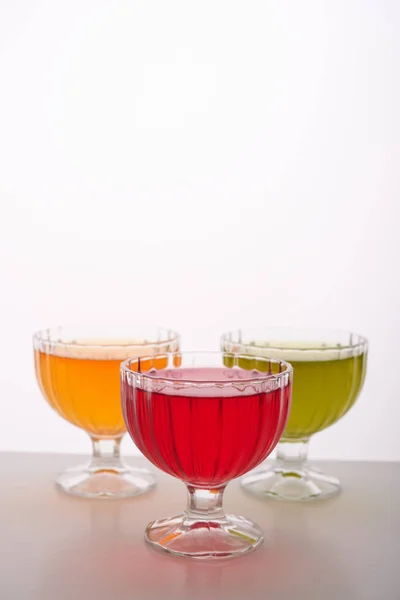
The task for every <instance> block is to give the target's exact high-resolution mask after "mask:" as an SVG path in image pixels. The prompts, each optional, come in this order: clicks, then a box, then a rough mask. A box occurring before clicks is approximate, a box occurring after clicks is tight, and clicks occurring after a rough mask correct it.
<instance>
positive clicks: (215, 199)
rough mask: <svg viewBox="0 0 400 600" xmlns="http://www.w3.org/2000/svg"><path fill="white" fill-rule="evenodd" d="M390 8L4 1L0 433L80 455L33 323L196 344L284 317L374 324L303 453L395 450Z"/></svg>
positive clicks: (397, 330)
mask: <svg viewBox="0 0 400 600" xmlns="http://www.w3.org/2000/svg"><path fill="white" fill-rule="evenodd" d="M399 16H400V4H399V3H398V2H396V1H395V0H393V1H392V2H391V1H389V0H388V1H384V0H360V1H356V0H334V1H333V0H330V1H324V0H315V1H311V0H301V1H298V0H293V1H283V0H276V1H269V0H246V1H240V2H239V1H234V0H202V1H201V2H190V1H188V0H182V1H179V0H168V1H165V0H107V1H104V0H69V1H68V2H66V1H65V2H63V1H58V2H54V1H52V0H42V1H38V0H1V2H0V201H1V219H0V248H1V263H0V269H1V271H0V282H1V292H0V302H1V311H0V319H1V323H0V326H1V327H0V331H1V344H0V401H1V406H2V411H1V436H0V449H2V450H32V451H40V450H48V451H77V452H79V451H88V450H89V442H88V438H87V436H86V435H85V434H84V433H83V432H81V431H79V430H78V429H75V428H74V427H73V426H72V425H70V424H68V423H66V422H63V421H62V420H61V418H60V417H58V415H56V414H55V413H54V412H52V411H51V409H50V408H49V407H48V406H47V404H46V402H45V401H44V399H43V398H42V397H41V394H40V393H39V391H38V389H37V386H36V382H35V379H34V372H33V362H32V350H31V333H32V332H33V330H35V329H38V328H41V327H46V326H50V325H54V324H68V323H81V322H85V321H86V322H87V321H89V322H92V323H93V322H99V323H103V322H107V323H111V322H113V321H114V322H118V323H120V322H123V321H126V322H128V323H131V324H134V323H139V322H142V321H145V322H156V323H158V324H162V325H166V326H170V327H174V328H177V329H178V330H179V331H180V332H181V334H182V337H183V346H184V347H186V348H191V349H194V348H200V347H201V348H206V347H208V348H217V347H218V340H219V335H220V333H221V332H223V331H224V330H226V329H230V328H235V327H239V326H245V325H247V326H249V325H261V324H265V325H270V324H280V325H283V324H289V325H306V326H310V325H321V326H327V327H333V328H336V327H339V328H341V329H352V330H355V331H357V332H359V333H361V334H364V335H366V336H367V337H368V338H369V339H370V360H369V367H368V375H367V381H366V385H365V388H364V390H363V393H362V395H361V397H360V399H359V401H358V403H357V404H356V406H355V407H354V408H353V409H352V411H351V412H350V413H349V414H348V415H347V416H346V417H345V418H344V419H343V420H342V421H341V422H340V423H338V424H337V425H335V426H334V427H332V428H331V429H329V430H327V431H325V432H323V433H321V434H319V435H318V436H316V437H315V439H314V440H313V442H312V445H311V454H312V455H313V456H316V457H329V458H335V457H339V458H365V459H367V458H368V459H374V458H375V459H400V443H399V442H398V436H399V419H400V409H399V403H400V394H399V391H398V390H399V383H398V369H399V351H400V350H399V348H400V345H399V341H400V319H399V309H400V284H399V269H400V267H399V263H400V256H399V241H398V237H399V233H398V222H399V216H400V214H399V208H398V206H399V205H398V203H399V192H400V185H399V160H398V159H399V150H400V144H399V140H400V127H399V125H400V123H399V106H400V94H399V90H400V85H399V64H400V63H399V50H400V42H399V39H400V35H399V33H400V19H399ZM125 451H126V452H133V451H134V447H133V444H132V443H131V442H130V441H129V440H127V441H126V442H125Z"/></svg>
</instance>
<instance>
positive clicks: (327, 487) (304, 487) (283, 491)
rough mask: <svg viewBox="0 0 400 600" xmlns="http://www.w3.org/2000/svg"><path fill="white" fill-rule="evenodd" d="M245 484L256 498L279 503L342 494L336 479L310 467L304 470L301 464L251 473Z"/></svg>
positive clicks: (304, 467)
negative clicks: (273, 500)
mask: <svg viewBox="0 0 400 600" xmlns="http://www.w3.org/2000/svg"><path fill="white" fill-rule="evenodd" d="M241 485H242V486H243V488H244V489H245V490H246V491H247V492H250V493H252V494H254V495H256V496H266V497H268V498H274V499H277V500H300V501H305V500H321V499H324V498H329V497H331V496H335V495H336V494H338V493H339V492H340V482H339V480H338V479H336V477H331V476H330V475H325V473H323V472H322V471H320V470H319V469H317V468H315V467H310V466H309V465H302V466H301V467H300V468H299V467H297V465H296V466H291V465H283V466H282V465H272V466H271V467H268V468H263V469H260V470H258V471H254V472H253V473H249V474H248V475H246V476H245V477H243V478H242V480H241Z"/></svg>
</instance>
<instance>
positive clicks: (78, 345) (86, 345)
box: [32, 324, 180, 348]
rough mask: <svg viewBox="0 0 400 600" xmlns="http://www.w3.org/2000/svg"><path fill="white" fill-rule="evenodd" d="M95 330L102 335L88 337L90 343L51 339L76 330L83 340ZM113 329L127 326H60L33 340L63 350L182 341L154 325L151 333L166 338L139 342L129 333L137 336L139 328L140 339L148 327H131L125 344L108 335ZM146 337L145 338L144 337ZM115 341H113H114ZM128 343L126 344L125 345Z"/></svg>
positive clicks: (173, 332) (149, 345) (47, 329)
mask: <svg viewBox="0 0 400 600" xmlns="http://www.w3.org/2000/svg"><path fill="white" fill-rule="evenodd" d="M92 327H93V329H96V330H97V329H98V330H99V332H100V334H99V335H98V336H97V335H96V336H94V337H88V340H89V343H88V342H86V343H83V342H80V341H78V340H75V339H73V337H72V336H71V338H70V339H68V340H67V339H66V338H65V339H62V338H59V339H57V338H56V337H54V339H53V338H52V337H51V336H52V334H54V333H55V332H57V331H59V332H60V333H61V332H65V331H68V330H76V331H78V332H80V331H82V338H84V336H85V334H86V331H87V330H90V328H92ZM113 327H115V328H121V330H122V329H124V327H125V325H123V324H109V325H104V324H103V325H101V324H93V325H90V324H89V325H65V326H63V325H60V326H56V327H46V328H44V329H38V330H37V331H35V332H34V333H33V335H32V339H33V343H35V342H45V343H51V344H55V345H57V346H61V347H63V348H67V347H71V346H72V347H76V348H148V347H151V346H156V345H160V344H171V343H173V342H179V340H180V335H179V333H178V332H177V331H175V330H173V329H169V328H168V327H161V326H158V325H153V326H148V329H149V333H151V328H153V330H152V331H153V332H154V331H159V332H162V333H163V334H164V333H165V334H166V336H165V337H162V338H160V339H152V338H151V337H150V336H148V337H147V338H144V340H143V341H140V342H139V341H138V340H137V339H135V338H134V337H133V335H132V337H131V338H130V337H129V331H132V333H133V334H135V328H136V327H137V328H138V332H137V333H138V337H139V338H140V333H141V331H140V330H141V328H143V331H146V328H147V326H146V325H134V324H133V325H129V326H128V327H126V331H127V332H128V335H127V336H126V337H124V343H121V342H122V338H119V340H118V341H116V340H117V339H118V338H117V337H114V338H113V336H112V335H108V334H107V328H110V329H112V328H113ZM102 328H104V329H105V330H106V331H105V334H102V333H101V332H102ZM143 337H144V336H143ZM100 339H101V340H104V342H105V343H103V344H99V343H96V340H100ZM113 339H114V341H111V340H113ZM107 340H109V342H107ZM125 342H126V343H125Z"/></svg>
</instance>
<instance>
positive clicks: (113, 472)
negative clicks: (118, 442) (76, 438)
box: [56, 465, 155, 499]
mask: <svg viewBox="0 0 400 600" xmlns="http://www.w3.org/2000/svg"><path fill="white" fill-rule="evenodd" d="M56 485H57V487H58V488H60V489H61V490H62V491H63V492H66V493H67V494H72V495H74V496H79V497H81V498H115V499H119V498H129V497H131V496H139V495H140V494H144V493H145V492H147V491H149V490H150V489H152V488H153V487H154V486H155V477H154V475H153V474H152V473H151V472H150V471H148V470H147V469H134V468H131V467H127V466H123V467H121V468H112V469H110V468H103V469H102V468H93V467H91V466H90V465H83V466H79V467H72V468H69V469H66V470H65V471H64V472H63V473H61V474H60V475H59V476H58V477H57V479H56Z"/></svg>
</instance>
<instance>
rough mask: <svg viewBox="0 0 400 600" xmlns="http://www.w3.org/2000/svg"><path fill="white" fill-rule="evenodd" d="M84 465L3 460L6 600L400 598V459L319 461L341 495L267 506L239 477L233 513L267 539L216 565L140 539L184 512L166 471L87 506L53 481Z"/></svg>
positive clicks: (0, 594) (0, 506)
mask: <svg viewBox="0 0 400 600" xmlns="http://www.w3.org/2000/svg"><path fill="white" fill-rule="evenodd" d="M77 462H79V460H78V459H77V457H76V456H65V455H50V454H47V455H46V454H5V453H4V454H0V474H1V479H0V482H1V495H0V518H1V522H0V526H1V529H0V553H1V562H0V599H1V600H26V599H29V600H50V599H51V600H53V599H57V600H66V599H71V600H72V599H73V600H81V599H85V600H91V599H96V600H103V599H106V598H107V599H111V600H128V599H136V598H138V599H141V600H147V599H153V598H154V599H163V600H168V599H170V598H171V599H173V600H181V599H191V600H192V599H193V600H194V599H197V598H199V599H200V598H207V599H210V600H216V599H219V598H226V599H229V600H235V599H239V598H240V599H250V598H254V599H259V598H260V599H266V598H268V599H269V600H275V599H277V600H283V599H285V600H286V599H289V598H290V599H291V600H293V599H295V600H303V599H307V600H314V599H315V600H319V599H321V600H331V599H332V600H333V599H334V600H347V599H351V600H358V599H363V600H364V599H365V600H369V599H371V600H386V599H387V600H395V599H396V600H398V599H400V567H398V561H399V557H400V552H399V550H400V541H399V540H400V527H399V525H400V519H399V506H400V483H399V482H400V463H367V462H329V463H320V464H321V465H322V466H323V467H324V468H325V469H326V470H329V472H330V473H332V474H335V475H337V476H339V477H340V479H341V481H342V483H343V488H344V490H343V493H342V494H341V495H340V496H338V497H336V498H334V499H331V500H327V501H321V502H315V503H308V504H290V503H287V502H285V503H284V502H279V501H265V500H261V499H260V500H259V499H256V498H253V497H252V496H248V495H246V494H245V493H244V492H243V491H242V490H241V489H240V487H239V484H238V482H237V481H234V482H232V483H231V484H229V486H228V489H227V491H226V498H225V506H226V509H227V511H228V512H232V513H236V514H240V515H244V516H248V517H250V518H251V519H253V520H255V521H256V522H257V523H258V524H259V525H261V527H262V528H263V529H264V532H265V534H266V541H265V542H264V545H263V546H262V547H261V548H260V549H259V550H257V551H255V552H253V553H252V554H250V555H248V556H247V557H243V558H238V559H233V560H230V561H226V562H223V563H222V562H219V561H218V562H216V563H215V564H213V565H210V564H202V563H201V562H197V561H193V560H190V559H180V558H173V557H169V556H165V555H163V554H161V553H157V552H156V551H154V550H152V549H150V548H148V547H147V546H146V545H145V543H144V541H143V530H144V528H145V526H146V524H147V523H148V521H150V520H152V519H154V518H161V517H165V516H168V515H172V514H178V513H180V512H182V510H183V508H184V506H185V502H186V495H185V489H184V485H183V484H182V483H181V482H179V481H177V480H174V479H173V478H172V477H168V476H167V475H164V474H163V473H161V472H158V473H157V474H158V486H157V488H156V490H155V491H152V492H151V493H150V494H147V495H144V496H141V497H138V498H133V499H129V500H123V501H115V500H114V501H112V500H108V501H107V500H100V501H99V500H97V501H90V500H80V499H77V498H73V497H69V496H67V495H64V494H62V493H60V492H58V491H57V490H56V489H55V487H54V485H53V480H54V477H55V475H56V474H57V472H58V471H60V470H61V469H62V468H64V467H65V466H69V465H72V464H75V463H77ZM129 462H131V463H133V464H135V462H136V463H137V464H138V465H140V466H143V464H144V463H145V461H144V460H143V459H131V460H130V461H129Z"/></svg>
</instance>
